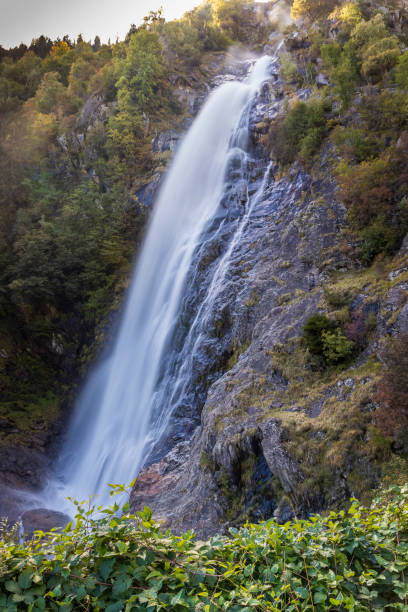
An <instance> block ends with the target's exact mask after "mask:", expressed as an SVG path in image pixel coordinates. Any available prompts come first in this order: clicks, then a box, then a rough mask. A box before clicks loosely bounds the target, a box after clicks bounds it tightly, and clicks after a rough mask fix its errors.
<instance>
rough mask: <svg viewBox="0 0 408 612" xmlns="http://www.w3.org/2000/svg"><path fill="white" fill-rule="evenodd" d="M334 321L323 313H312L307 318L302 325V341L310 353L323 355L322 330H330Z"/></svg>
mask: <svg viewBox="0 0 408 612" xmlns="http://www.w3.org/2000/svg"><path fill="white" fill-rule="evenodd" d="M333 328H334V323H333V321H331V320H330V319H328V318H327V317H326V316H325V315H322V314H318V313H316V314H314V315H312V316H311V317H309V318H308V320H307V321H306V323H305V325H304V327H303V341H304V343H305V345H306V347H307V348H308V350H309V352H310V353H311V354H312V355H316V356H318V357H322V356H323V355H324V342H323V337H322V334H323V332H327V331H332V330H333Z"/></svg>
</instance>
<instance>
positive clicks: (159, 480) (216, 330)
mask: <svg viewBox="0 0 408 612" xmlns="http://www.w3.org/2000/svg"><path fill="white" fill-rule="evenodd" d="M268 95H269V94H268ZM275 103H276V101H274V100H269V102H268V98H266V101H265V98H260V99H259V101H258V105H256V106H255V107H254V109H253V111H252V122H253V125H255V123H256V122H257V121H259V116H260V115H261V114H262V112H265V107H268V108H267V110H268V111H269V112H270V107H269V105H271V104H275ZM249 146H250V147H252V148H251V156H252V159H254V163H253V165H252V166H251V165H250V167H249V168H248V172H247V174H246V175H245V176H242V174H240V177H241V180H244V181H245V182H246V185H247V187H248V189H247V190H245V191H244V190H242V189H241V188H240V185H239V181H238V184H237V176H235V173H237V170H239V168H237V167H236V163H235V162H234V160H232V162H231V168H230V176H231V187H230V190H229V191H228V189H227V193H226V197H225V199H224V200H223V202H222V203H221V211H220V219H221V227H222V231H219V227H220V224H218V227H214V228H209V231H208V235H207V237H206V239H205V240H204V241H203V245H202V247H201V249H200V252H199V253H197V259H196V264H195V267H194V270H193V271H192V274H191V278H190V279H189V286H190V287H191V291H190V292H189V294H188V295H187V296H186V300H185V303H184V305H183V314H182V318H184V322H185V324H186V323H188V322H189V321H191V319H194V316H196V314H197V312H198V310H197V309H198V304H200V301H201V300H202V299H203V296H204V295H205V291H206V288H207V287H208V284H209V283H210V282H211V278H212V275H213V274H214V270H215V267H216V265H217V263H219V261H220V258H221V257H223V255H224V254H225V253H226V251H227V249H228V246H229V244H230V240H231V236H232V235H233V233H234V231H236V227H237V224H239V223H242V221H243V218H244V215H245V210H246V205H247V199H246V198H248V197H249V196H250V194H251V193H255V192H256V191H257V189H258V188H259V185H260V183H261V181H262V178H263V177H264V175H265V172H266V168H267V165H268V160H267V159H265V157H263V156H262V152H261V150H259V149H258V148H257V145H256V140H254V141H253V143H252V144H250V145H249ZM243 193H245V197H243V198H242V200H241V199H240V198H241V194H243ZM316 194H318V195H316ZM317 200H319V201H317ZM344 215H345V211H344V208H343V206H342V205H341V204H340V203H339V202H338V201H337V200H336V197H335V185H334V182H332V181H331V180H330V179H329V178H328V179H327V180H325V181H319V182H314V181H313V180H312V179H311V177H310V176H308V175H307V174H306V173H305V172H304V171H302V170H301V169H300V168H297V167H294V168H293V170H292V172H291V174H290V175H289V176H287V177H285V178H283V179H280V180H278V179H277V178H275V176H274V169H273V167H272V168H271V169H270V172H269V175H268V176H267V183H266V188H265V190H264V193H263V194H262V197H261V198H259V200H258V201H257V202H256V205H254V206H253V208H252V209H251V212H250V214H249V215H248V217H247V220H246V221H245V223H244V224H243V226H242V233H241V235H240V239H239V241H238V242H237V244H236V245H235V246H234V249H233V250H232V253H231V255H230V257H229V259H228V265H227V269H226V272H225V274H224V277H223V279H222V283H221V284H220V286H219V287H217V292H216V296H215V298H214V299H213V301H212V303H211V310H210V312H209V314H208V315H207V316H206V317H203V321H202V324H201V327H200V336H199V342H198V343H197V344H196V346H195V353H194V358H193V364H192V368H191V373H192V375H191V378H190V381H189V384H188V385H187V387H186V388H185V390H184V396H183V402H181V403H180V404H179V405H178V407H177V408H176V410H175V411H174V414H173V419H172V420H171V422H170V424H169V428H168V435H167V437H166V438H165V439H163V440H161V443H160V444H159V445H158V446H157V447H156V448H155V449H154V451H153V453H152V455H151V456H150V459H149V461H148V464H149V467H148V468H146V470H144V471H142V473H141V475H140V476H139V478H138V481H137V483H136V486H135V489H134V491H133V493H132V498H131V504H132V507H133V509H140V508H141V507H143V505H144V504H145V503H148V505H150V506H151V507H152V509H153V511H154V513H155V514H156V516H158V517H160V518H162V519H164V517H165V521H166V526H169V527H171V528H172V529H175V530H176V531H177V530H183V529H188V528H194V529H195V530H196V531H197V532H198V534H199V535H200V537H207V536H208V535H210V534H212V533H214V532H215V531H220V530H221V531H222V530H223V529H224V528H226V527H227V526H228V525H229V524H230V521H231V520H232V521H234V520H235V519H236V517H237V515H239V514H241V516H244V517H246V518H251V519H252V520H260V519H267V518H270V517H271V516H275V517H276V518H278V519H279V520H288V518H290V516H292V515H293V513H294V512H295V513H297V514H307V513H308V512H310V511H312V510H313V509H317V508H318V506H319V500H316V499H315V497H314V496H313V495H311V496H310V497H309V498H308V497H307V496H305V494H304V493H300V492H299V484H300V483H301V482H302V481H303V479H304V474H303V472H302V468H301V466H300V465H298V463H297V462H296V461H295V459H294V458H293V457H292V456H291V455H290V454H289V453H288V452H287V451H286V449H285V446H284V443H283V431H282V427H281V424H280V421H279V419H275V418H273V419H271V418H268V417H267V416H266V415H265V408H264V407H263V406H260V405H257V403H256V402H255V403H254V404H253V405H251V404H249V405H243V403H242V400H241V396H242V393H243V392H246V391H247V390H248V389H250V388H252V387H256V386H257V385H264V386H265V387H267V388H268V389H274V390H277V391H279V389H282V390H284V389H285V388H286V385H287V384H288V381H286V380H285V379H284V378H283V377H282V375H281V374H280V373H279V372H277V371H275V370H274V369H273V368H272V367H271V361H270V356H269V352H270V351H271V350H272V349H273V348H274V347H275V346H277V345H279V344H281V343H285V342H287V341H288V340H289V339H291V338H294V337H297V336H300V335H301V331H302V327H303V325H304V323H305V321H306V319H307V318H308V316H310V315H311V314H312V313H314V312H315V311H316V310H317V309H318V303H319V300H320V299H321V296H322V283H323V282H324V280H325V279H326V278H327V270H326V269H325V268H324V266H323V265H322V261H323V257H322V253H324V252H326V251H328V250H330V249H331V248H332V247H333V246H334V245H335V241H336V236H337V234H338V232H339V230H340V228H341V227H342V224H343V223H344ZM333 258H334V259H333ZM343 263H344V265H347V262H343V256H342V255H341V254H340V253H339V252H335V253H334V255H333V257H332V263H331V265H335V266H341V265H343ZM178 333H179V342H180V344H179V345H177V343H176V344H175V346H176V347H177V346H178V348H177V350H180V347H182V345H183V341H184V338H185V336H183V332H182V329H181V328H180V329H179V331H178ZM176 340H177V335H176ZM181 354H182V353H181ZM186 438H187V439H188V438H190V440H189V441H188V446H183V453H182V460H180V461H179V462H176V463H175V464H174V465H173V467H172V466H171V465H170V462H169V457H170V456H171V453H172V451H171V450H170V454H166V453H167V452H168V451H169V449H172V447H174V445H175V444H177V443H179V442H180V441H184V442H185V440H186ZM176 448H177V447H176ZM186 449H188V452H187V451H186ZM276 486H278V487H279V488H280V490H281V491H283V492H284V495H286V500H287V501H286V502H281V503H280V505H279V507H278V500H279V497H278V495H277V494H276ZM281 497H282V495H281ZM243 513H244V514H243Z"/></svg>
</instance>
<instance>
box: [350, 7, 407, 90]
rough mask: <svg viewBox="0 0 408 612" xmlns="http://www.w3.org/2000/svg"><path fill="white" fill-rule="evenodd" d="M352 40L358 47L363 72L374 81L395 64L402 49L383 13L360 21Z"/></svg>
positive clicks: (353, 32) (354, 30) (352, 34)
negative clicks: (385, 21) (390, 30)
mask: <svg viewBox="0 0 408 612" xmlns="http://www.w3.org/2000/svg"><path fill="white" fill-rule="evenodd" d="M351 42H352V43H353V44H354V45H355V46H356V48H357V49H358V54H359V56H360V59H361V62H362V64H361V72H362V74H363V75H364V76H366V77H370V78H372V79H373V80H374V81H377V80H379V79H380V78H381V77H383V76H384V73H385V72H386V71H387V70H389V69H390V68H392V67H393V66H395V64H396V63H397V61H398V58H399V56H400V55H401V51H400V48H399V44H398V39H397V37H396V36H391V35H390V34H389V32H388V30H387V27H386V25H385V23H384V19H383V17H382V15H375V17H373V18H372V19H370V20H369V21H360V22H359V23H358V24H357V25H356V26H355V28H354V29H353V31H352V33H351Z"/></svg>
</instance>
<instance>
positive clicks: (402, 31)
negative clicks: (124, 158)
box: [132, 4, 408, 536]
mask: <svg viewBox="0 0 408 612" xmlns="http://www.w3.org/2000/svg"><path fill="white" fill-rule="evenodd" d="M295 8H296V7H294V10H295ZM331 8H333V7H331ZM297 10H298V11H300V12H301V14H302V15H303V13H302V11H301V8H299V7H298V9H297ZM322 10H323V11H324V9H322ZM326 14H327V13H326ZM326 14H324V15H322V14H319V15H318V20H317V21H316V18H315V16H313V19H311V18H309V19H308V16H307V15H305V22H304V23H303V25H301V26H299V27H297V26H292V27H290V28H289V30H287V32H286V36H285V47H284V48H282V49H281V54H280V74H277V73H276V72H275V74H272V75H271V81H270V82H269V83H268V84H266V85H265V88H264V93H263V96H261V98H260V99H259V101H258V105H257V106H256V108H254V109H253V120H252V129H253V154H254V155H255V156H257V158H258V160H259V163H260V164H261V166H262V164H263V168H264V171H265V168H266V166H267V163H268V152H270V158H271V159H272V160H273V162H274V163H273V166H272V168H271V169H270V171H269V179H268V185H269V186H268V188H267V190H266V192H265V196H264V198H263V199H262V201H260V202H257V204H256V206H254V208H253V209H252V210H251V212H250V214H249V219H248V221H247V222H246V224H245V226H244V231H243V234H242V237H241V240H240V243H239V245H238V246H237V247H236V251H235V252H234V256H233V258H232V260H231V262H230V266H229V269H228V273H227V276H226V280H225V281H224V288H223V291H222V294H221V295H220V296H219V300H218V302H217V303H216V304H215V307H214V313H213V319H212V321H211V324H209V325H207V327H208V329H207V330H206V331H207V334H208V335H207V337H206V338H205V339H204V340H203V347H205V349H206V350H207V354H208V359H207V360H205V359H204V360H203V361H202V362H200V365H199V366H198V367H199V368H201V369H200V371H199V372H198V375H199V377H200V380H206V381H207V382H208V381H209V382H210V385H209V388H208V392H207V394H206V400H205V403H204V406H203V409H202V412H201V418H200V421H199V422H198V421H197V419H196V418H193V421H194V423H195V424H197V425H198V427H197V428H196V429H195V431H194V435H193V436H192V437H191V439H190V440H188V441H180V440H179V437H177V435H176V436H174V440H173V445H174V446H173V448H172V449H171V451H170V453H169V454H168V455H166V456H164V457H163V458H161V460H160V461H159V462H156V463H154V464H152V465H150V466H149V467H147V468H146V469H145V470H144V471H143V472H142V474H141V475H140V476H139V478H138V480H137V482H136V485H135V487H134V490H133V495H132V505H133V508H135V509H140V508H142V507H143V505H144V504H147V505H149V506H150V507H151V508H152V509H153V510H154V512H155V514H156V516H158V517H160V518H161V519H162V520H163V521H164V523H165V524H166V525H168V526H170V527H171V528H173V529H176V530H183V529H185V528H191V527H192V528H194V529H196V530H197V531H198V532H199V533H200V534H201V535H203V536H208V535H209V534H212V533H214V532H215V531H219V530H220V529H221V528H222V526H223V525H225V526H228V525H231V524H234V523H236V522H241V521H243V520H248V519H249V520H259V519H266V518H269V517H270V516H272V515H273V516H275V517H276V518H277V519H278V520H281V521H286V520H287V519H288V518H290V517H293V516H295V515H299V514H301V515H307V514H309V513H310V512H315V511H317V510H321V509H323V508H330V507H341V506H342V505H344V504H347V502H348V499H349V498H350V497H352V496H357V497H359V498H365V499H369V498H370V497H371V496H372V495H373V492H374V491H375V489H376V488H377V487H378V486H379V485H380V484H381V483H383V482H398V481H404V480H405V479H406V477H407V462H406V452H407V438H406V435H407V426H406V418H407V416H406V415H407V412H406V411H407V390H408V387H407V376H406V374H405V365H406V357H405V355H406V338H407V333H408V327H407V325H408V320H407V307H406V300H407V284H406V270H407V263H408V251H407V243H406V240H405V241H403V238H404V236H405V234H406V227H407V226H406V193H407V180H406V173H407V168H408V167H407V149H406V146H407V144H406V138H407V132H406V131H405V129H406V127H407V120H408V114H407V110H408V106H407V94H406V90H405V89H404V88H405V87H406V81H405V80H404V79H405V76H404V74H405V72H404V71H405V68H404V66H405V62H406V52H405V53H402V50H403V48H404V44H405V40H406V39H405V36H406V14H405V13H404V11H403V10H401V9H400V10H399V9H397V8H395V7H379V6H378V5H361V7H359V6H357V5H350V4H349V5H344V6H343V7H342V8H341V9H340V10H338V11H336V12H335V13H334V14H333V15H331V17H330V18H329V19H327V18H326ZM311 21H313V23H312V24H311V23H310V22H311ZM308 24H309V27H308ZM379 36H381V37H382V38H381V39H380V43H378V37H379ZM272 40H273V36H272ZM384 49H386V51H384ZM347 71H348V72H347ZM252 180H253V181H255V184H256V180H257V177H256V176H254V177H253V178H252ZM250 184H251V181H250ZM211 248H212V249H213V250H214V246H213V245H211ZM215 250H216V249H215ZM208 347H213V350H211V349H210V350H208ZM225 356H227V357H228V358H227V359H225ZM217 363H218V369H217V374H216V376H215V378H216V381H215V382H212V381H213V380H214V375H213V373H214V365H215V364H217ZM397 371H398V374H397ZM209 377H210V378H209ZM184 416H185V415H183V414H182V412H181V414H179V413H177V415H176V417H175V420H177V419H179V418H182V417H184ZM183 426H184V427H185V425H184V424H183ZM156 454H158V455H160V450H158V451H157V453H156Z"/></svg>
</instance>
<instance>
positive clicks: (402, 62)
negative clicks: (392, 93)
mask: <svg viewBox="0 0 408 612" xmlns="http://www.w3.org/2000/svg"><path fill="white" fill-rule="evenodd" d="M395 80H396V81H397V83H398V85H400V87H403V88H404V89H408V51H405V53H403V54H402V55H400V57H399V58H398V63H397V68H396V71H395Z"/></svg>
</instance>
